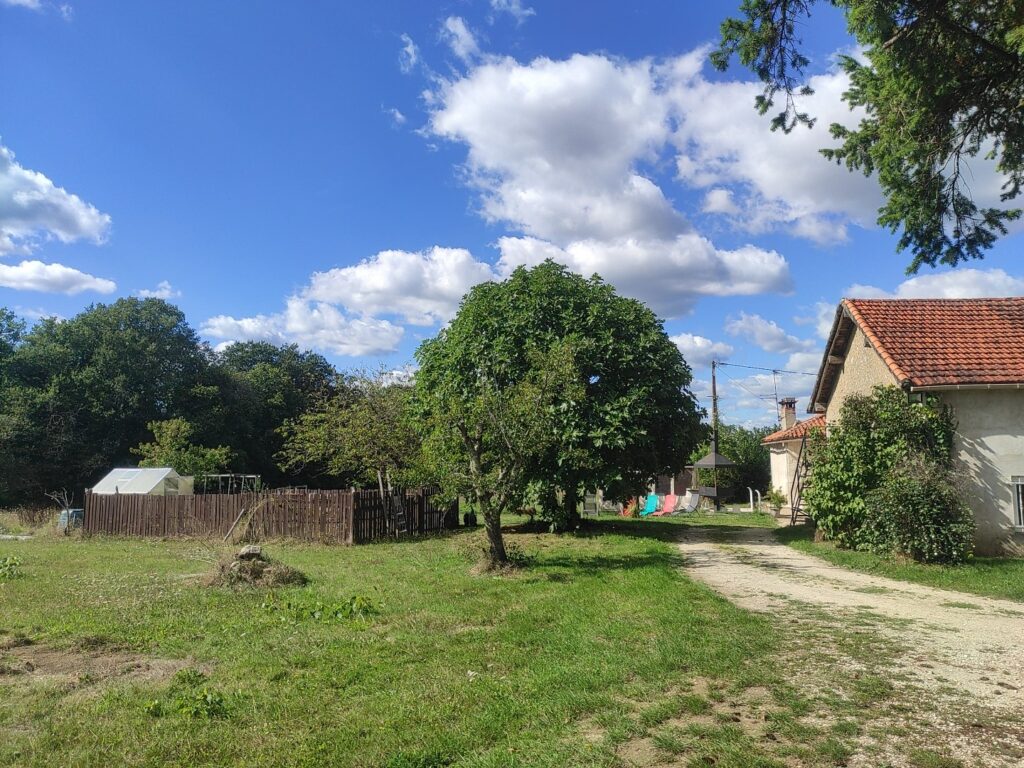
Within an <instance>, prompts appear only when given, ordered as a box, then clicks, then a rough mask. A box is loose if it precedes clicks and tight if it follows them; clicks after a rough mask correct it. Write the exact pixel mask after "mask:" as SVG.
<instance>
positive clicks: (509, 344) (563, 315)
mask: <svg viewBox="0 0 1024 768" xmlns="http://www.w3.org/2000/svg"><path fill="white" fill-rule="evenodd" d="M417 356H418V359H419V361H420V364H421V368H420V371H419V372H418V373H417V377H416V380H417V390H418V392H419V393H420V394H421V396H422V397H423V399H424V401H425V402H428V403H434V405H433V406H431V408H429V409H428V410H430V412H431V414H433V415H435V416H437V417H439V418H440V417H441V416H443V414H444V412H445V410H444V408H442V407H441V406H440V405H438V403H439V402H440V401H439V400H438V398H440V397H441V396H442V395H443V402H445V403H447V404H448V406H446V407H447V408H448V410H449V411H450V412H453V413H455V412H463V411H464V412H465V413H467V414H469V415H468V416H467V417H466V418H467V419H469V421H467V422H466V424H465V425H464V426H465V427H466V429H467V434H466V435H465V436H463V437H462V440H463V442H464V443H465V444H466V446H468V447H467V448H466V450H467V451H468V452H469V453H470V454H472V450H470V448H471V447H472V445H473V444H474V440H476V442H477V443H479V442H480V440H479V439H477V433H474V432H473V431H472V430H470V429H469V426H470V425H473V424H475V425H476V426H478V427H480V428H482V429H483V430H484V431H483V433H480V434H483V435H484V436H485V437H486V434H487V429H493V430H494V432H495V435H496V439H497V437H502V435H503V432H502V428H500V427H499V426H498V425H490V426H488V425H487V424H486V423H484V422H481V421H480V419H482V418H483V416H478V415H475V414H477V413H478V411H479V409H482V408H485V404H486V403H488V402H490V401H491V400H494V401H495V402H498V403H500V404H501V409H502V412H503V413H508V414H512V415H515V414H517V413H518V411H517V405H518V404H520V403H521V402H523V401H524V400H526V401H528V400H529V398H530V397H536V398H538V399H541V400H543V399H544V398H545V397H554V398H555V399H556V402H555V405H554V407H553V408H552V409H551V411H550V413H543V414H539V415H538V418H540V417H541V416H542V417H543V423H542V424H530V425H526V426H523V425H522V424H521V423H520V422H519V421H516V420H514V421H515V423H516V424H517V425H518V426H517V429H520V432H521V433H522V434H534V433H543V434H544V435H545V437H544V439H543V440H540V439H539V438H538V440H537V442H536V443H535V444H532V445H530V446H528V450H527V449H526V448H517V450H519V451H520V453H519V455H517V456H515V457H514V458H515V461H516V463H515V470H514V471H515V474H516V477H517V478H518V479H519V480H521V481H522V483H526V484H529V483H534V484H536V483H541V484H548V485H550V486H554V487H557V488H559V489H561V490H562V491H563V492H564V498H565V505H564V507H565V514H563V515H561V516H560V518H559V519H558V520H556V522H558V523H559V524H561V525H571V523H572V517H573V516H574V515H575V513H576V503H575V499H576V498H577V497H578V493H579V491H581V490H583V489H593V488H605V489H615V490H617V491H621V492H625V491H628V490H634V491H635V490H637V489H639V488H642V487H643V486H644V485H646V484H647V483H648V482H649V481H650V480H651V479H652V478H653V477H654V476H655V475H657V474H659V473H663V472H670V471H674V470H676V469H678V468H679V467H681V466H682V465H683V464H684V463H685V459H686V457H687V456H688V455H689V452H690V450H691V449H692V447H693V445H694V443H695V441H696V438H697V436H698V435H699V431H700V422H699V412H698V408H697V405H696V401H695V400H694V398H693V396H692V395H691V394H690V392H689V391H688V389H687V387H688V385H689V383H690V378H691V374H690V370H689V368H688V366H687V365H686V363H685V361H684V360H683V358H682V356H681V355H680V353H679V350H678V348H677V347H676V346H675V345H674V344H673V343H672V342H671V341H670V340H669V338H668V336H667V335H666V334H665V332H664V329H663V328H662V325H661V322H660V321H659V320H658V319H657V317H655V315H654V314H653V313H652V312H651V311H650V310H649V309H647V308H646V307H644V306H643V305H642V304H640V303H639V302H637V301H634V300H632V299H626V298H624V297H621V296H618V295H617V294H616V293H615V291H614V290H613V289H612V288H611V287H610V286H608V285H607V284H606V283H604V282H603V281H602V280H601V279H600V278H598V277H596V276H595V277H592V278H589V279H588V278H583V277H581V276H579V275H576V274H573V273H571V272H569V271H568V270H566V269H565V268H564V267H562V266H560V265H558V264H556V263H554V262H552V261H546V262H544V263H543V264H541V265H539V266H537V267H534V268H533V269H525V268H520V269H517V270H516V271H515V272H514V273H513V274H512V275H511V277H509V279H508V280H506V281H504V282H502V283H484V284H482V285H479V286H477V287H476V288H474V289H473V290H472V291H471V292H470V293H469V294H468V295H467V296H466V298H465V299H464V301H463V304H462V307H461V308H460V310H459V314H458V315H457V316H456V318H455V320H454V321H453V322H452V324H451V326H450V327H449V328H447V329H446V330H444V331H442V333H441V334H440V335H439V336H438V337H437V338H436V339H434V340H431V341H428V342H426V343H425V344H424V345H423V346H421V347H420V350H419V351H418V353H417ZM562 358H564V359H565V360H566V362H565V363H564V364H563V370H562V373H568V374H571V380H569V381H557V382H556V380H555V379H554V378H553V377H552V376H550V375H549V374H550V373H551V371H550V366H552V365H553V363H552V360H553V359H554V360H558V359H562ZM552 382H556V383H557V386H555V384H554V383H552ZM570 384H571V386H570ZM517 387H524V388H525V390H527V391H529V392H530V393H531V394H529V395H525V394H522V393H519V392H518V391H517ZM439 393H440V394H439ZM460 398H464V400H460ZM456 405H457V406H458V408H456V407H455V406H456ZM460 409H461V410H460ZM470 417H472V418H470ZM517 419H518V417H517ZM456 431H458V430H456ZM516 434H520V433H516ZM485 442H486V441H485ZM499 449H500V445H497V446H492V447H490V448H486V446H485V448H484V449H481V450H482V451H483V453H484V454H486V453H487V451H488V450H490V451H492V453H493V455H494V456H495V457H497V458H496V459H495V461H497V459H502V460H504V459H503V457H505V454H507V453H508V452H509V451H508V449H507V448H506V449H505V451H504V453H503V452H502V451H501V450H499ZM506 458H507V457H506ZM494 466H495V467H496V468H495V469H494V471H493V473H492V474H493V476H494V477H497V476H498V475H499V474H501V472H503V471H504V472H505V474H504V475H502V477H503V478H504V477H507V476H508V474H509V472H511V471H512V470H510V469H501V467H503V466H504V465H502V464H501V463H500V462H498V463H496V464H495V465H494ZM517 482H518V481H517ZM510 487H511V486H510ZM523 490H524V489H523V488H519V487H518V486H517V487H516V492H518V493H520V494H521V492H522V491H523ZM509 493H511V491H509ZM506 495H507V494H506ZM519 500H520V499H519V498H507V499H505V502H504V503H518V501H519ZM485 518H486V514H485Z"/></svg>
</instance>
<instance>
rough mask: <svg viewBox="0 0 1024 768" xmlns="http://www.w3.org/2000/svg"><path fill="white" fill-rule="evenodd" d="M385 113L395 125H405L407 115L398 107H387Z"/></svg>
mask: <svg viewBox="0 0 1024 768" xmlns="http://www.w3.org/2000/svg"><path fill="white" fill-rule="evenodd" d="M384 114H386V115H387V116H388V117H390V118H391V122H392V123H393V124H394V125H395V126H400V125H405V121H406V117H405V115H403V114H402V113H401V111H399V110H398V109H397V108H396V107H386V108H385V109H384Z"/></svg>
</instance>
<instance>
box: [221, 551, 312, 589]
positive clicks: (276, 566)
mask: <svg viewBox="0 0 1024 768" xmlns="http://www.w3.org/2000/svg"><path fill="white" fill-rule="evenodd" d="M307 581H309V579H307V578H306V575H305V574H304V573H303V572H302V571H300V570H297V569H295V568H292V567H291V566H290V565H285V564H284V563H279V562H275V561H274V560H271V559H270V558H269V557H267V556H266V555H264V554H263V548H262V547H259V546H256V545H253V544H250V545H248V546H245V547H242V549H241V550H240V551H239V552H238V554H237V555H235V556H234V557H231V558H225V559H223V560H221V561H220V562H219V563H217V568H216V570H215V571H214V572H213V574H212V575H211V576H210V578H209V579H208V581H207V583H208V584H209V585H210V586H211V587H284V586H302V585H303V584H305V583H306V582H307Z"/></svg>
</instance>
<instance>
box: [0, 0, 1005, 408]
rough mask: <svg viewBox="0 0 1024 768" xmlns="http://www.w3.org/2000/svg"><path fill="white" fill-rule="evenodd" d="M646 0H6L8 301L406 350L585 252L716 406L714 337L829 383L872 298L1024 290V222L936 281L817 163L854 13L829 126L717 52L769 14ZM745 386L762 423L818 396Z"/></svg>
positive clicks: (401, 361)
mask: <svg viewBox="0 0 1024 768" xmlns="http://www.w3.org/2000/svg"><path fill="white" fill-rule="evenodd" d="M639 5H640V7H629V6H627V4H623V3H609V2H588V3H586V4H583V3H565V2H562V3H544V2H539V1H538V2H532V3H531V2H528V0H519V1H518V2H516V0H475V1H474V2H469V1H463V2H448V3H438V4H429V3H423V2H394V3H354V2H350V3H340V2H337V3H335V2H310V3H278V2H273V3H272V2H259V1H255V2H241V1H240V0H239V2H174V3H171V2H145V3H130V2H106V3H76V2H73V0H71V2H69V3H62V2H53V1H52V0H0V105H2V107H0V305H4V306H8V307H11V308H13V309H15V311H17V312H19V313H21V314H22V315H23V316H25V317H27V318H29V319H31V318H34V317H38V316H40V315H45V314H57V315H60V316H69V315H72V314H74V313H75V312H77V311H79V310H81V309H82V308H83V307H85V306H87V305H88V304H90V303H92V302H97V301H111V300H114V299H116V298H117V297H119V296H129V295H160V296H164V297H166V298H168V299H169V300H170V301H173V302H174V303H176V304H178V305H179V306H180V307H181V308H182V309H183V310H184V311H185V312H186V314H187V316H188V318H189V320H190V322H191V323H192V324H193V326H195V327H196V328H197V329H199V330H200V332H201V334H202V335H203V337H204V338H206V339H208V340H209V341H210V342H211V343H212V344H224V343H227V342H230V341H232V340H238V339H243V338H265V339H269V340H272V341H276V342H284V341H294V342H296V343H298V344H300V345H302V346H304V347H310V348H314V349H316V350H318V351H320V352H322V353H324V354H325V355H326V356H327V357H328V358H329V359H331V360H332V361H333V362H334V363H336V364H337V365H338V366H339V367H351V366H365V365H373V364H376V363H377V362H378V361H382V362H384V364H386V365H388V366H394V367H400V366H403V365H405V364H407V363H409V362H410V361H411V359H412V354H413V351H414V350H415V347H416V345H417V344H418V343H419V341H420V340H421V339H423V338H426V337H429V336H431V335H433V333H435V332H436V331H437V329H438V328H439V327H440V324H441V323H443V322H445V321H446V320H447V319H448V318H449V317H450V316H451V313H452V312H453V311H454V310H455V308H456V307H457V303H458V297H459V296H461V295H462V293H463V292H464V291H465V290H466V289H467V288H468V287H470V286H471V285H473V284H474V283H475V282H478V281H480V280H484V279H494V278H500V277H501V276H503V275H504V274H507V272H508V270H510V269H512V268H514V267H515V266H516V265H518V264H530V263H535V262H536V261H537V260H539V259H542V258H544V257H545V256H553V257H555V258H558V259H559V260H560V261H562V262H563V263H566V264H568V265H570V266H571V267H572V268H574V269H577V270H579V271H581V272H584V273H587V274H589V273H592V272H594V271H597V272H599V273H601V274H602V275H603V276H604V277H606V279H608V280H609V281H611V282H613V283H614V284H615V285H616V286H617V287H618V288H619V289H620V290H621V291H622V292H623V293H626V294H628V295H631V296H636V297H637V298H640V299H642V300H644V301H646V302H648V303H649V304H650V305H651V306H652V307H653V308H654V309H655V310H656V311H657V312H658V313H659V314H660V315H661V316H662V317H664V318H665V319H666V329H667V330H668V332H669V333H670V335H672V336H673V338H674V339H676V340H677V343H678V344H679V345H680V348H681V349H682V350H683V352H684V354H685V356H686V357H687V359H688V360H689V361H690V362H691V364H692V365H693V367H694V370H695V374H696V378H697V381H696V383H695V391H697V392H698V393H699V394H701V395H702V396H703V395H704V394H705V393H706V388H707V382H706V380H707V376H708V368H707V364H708V362H709V361H710V359H711V357H713V356H717V357H719V358H720V359H724V360H726V361H727V362H732V363H735V364H742V365H751V366H763V367H766V368H775V369H786V370H789V369H793V370H798V371H814V370H816V368H817V364H818V361H819V360H820V354H821V347H822V344H823V340H822V334H823V333H825V332H827V324H828V320H829V319H830V317H831V314H832V312H833V311H834V308H835V304H836V302H837V301H838V300H839V299H840V298H841V297H842V296H844V295H851V294H857V295H863V296H871V295H897V296H976V295H1016V294H1021V293H1024V273H1022V269H1021V267H1020V260H1019V258H1017V256H1016V254H1017V253H1018V251H1019V248H1020V245H1019V242H1020V241H1019V236H1012V237H1010V238H1007V239H1006V240H1005V241H1003V242H1002V243H1001V244H1000V245H999V246H998V247H997V248H996V249H995V250H994V251H993V252H992V254H991V255H990V256H989V257H988V258H986V259H985V260H984V261H982V262H978V263H976V264H972V265H969V269H963V268H961V269H960V270H958V271H955V272H951V271H949V270H938V271H932V270H929V271H927V272H922V273H921V274H920V275H919V276H917V277H916V278H915V279H908V277H907V276H906V275H905V274H904V273H903V269H904V267H905V265H906V264H907V263H908V262H909V257H908V256H906V255H901V254H897V253H896V252H895V242H896V237H895V236H893V235H890V234H889V233H887V232H883V231H881V230H879V229H878V228H877V227H876V226H875V225H874V211H875V210H876V209H877V206H878V204H879V201H880V196H879V193H878V189H877V187H876V185H875V184H874V182H873V180H871V179H865V178H863V177H860V176H855V175H851V174H849V173H847V172H846V171H844V170H842V169H838V168H835V167H833V166H831V165H830V164H829V163H827V162H826V161H825V160H824V159H822V158H820V157H819V156H818V155H817V153H816V150H817V149H818V148H819V147H821V146H825V145H827V144H828V143H829V139H828V137H827V134H826V132H825V130H824V128H825V126H827V124H828V123H829V122H832V121H834V120H841V121H851V120H855V119H856V116H851V115H850V113H849V112H848V110H847V109H846V107H845V106H844V105H843V104H842V103H841V102H840V101H839V95H840V94H841V93H842V90H843V86H844V82H845V81H844V79H843V75H842V74H841V73H839V72H837V71H836V70H835V69H834V67H833V61H834V55H835V53H836V52H837V51H850V50H852V48H851V45H852V41H851V40H850V39H849V38H848V37H847V35H846V34H845V31H844V27H843V24H842V19H841V17H840V16H839V14H838V13H835V12H833V11H831V10H830V9H826V8H824V7H822V9H821V10H820V12H819V13H818V14H816V15H815V17H814V18H813V19H812V20H811V22H810V23H809V24H808V25H807V27H806V30H805V42H806V45H807V50H808V53H809V55H810V58H811V60H812V66H811V71H810V73H809V75H810V77H811V78H812V84H813V85H814V86H815V88H816V95H815V96H814V97H811V98H810V99H808V103H807V105H806V106H807V107H808V109H809V110H810V111H811V112H812V113H813V114H815V115H817V116H818V118H819V124H818V125H819V127H817V128H816V129H815V130H813V131H807V130H798V131H796V132H794V134H792V135H790V136H781V135H777V134H772V133H771V132H770V131H769V130H768V127H767V124H766V121H765V120H764V119H763V118H760V117H758V116H757V115H756V113H755V112H754V110H753V106H752V100H753V97H754V95H755V94H756V93H757V92H758V88H757V85H756V84H754V83H753V82H751V77H750V75H749V73H747V72H745V71H743V70H742V69H740V68H739V67H734V68H733V69H731V70H730V71H728V72H726V73H717V72H713V71H712V70H711V69H710V67H709V66H708V65H707V64H706V51H707V49H706V46H708V45H709V44H711V43H712V42H713V41H714V39H715V37H716V34H717V29H718V25H719V23H720V21H721V19H722V17H723V16H725V15H726V14H727V13H728V12H729V11H730V10H733V9H734V6H736V5H738V2H736V3H733V2H719V3H703V4H697V3H680V2H678V1H677V0H675V1H672V2H646V3H643V4H639ZM974 171H975V179H976V191H977V195H978V196H979V197H980V198H983V199H991V198H992V197H993V196H994V194H995V191H996V190H997V188H998V183H999V179H998V176H997V175H996V174H995V172H994V171H993V170H992V169H991V168H990V167H987V166H985V165H984V164H983V163H978V164H977V165H976V168H975V169H974ZM723 373H724V375H723V379H722V386H721V390H722V394H723V399H722V408H723V414H724V416H725V418H726V419H728V420H731V421H735V422H742V423H748V424H761V423H770V422H772V421H774V418H775V410H774V401H773V400H772V398H771V395H772V394H773V393H774V390H775V387H776V385H777V387H778V391H779V395H780V396H784V395H798V396H805V395H806V394H807V392H808V391H809V389H810V385H811V383H812V377H808V376H794V375H786V374H783V375H780V376H778V377H776V378H777V379H778V381H777V382H773V377H772V374H770V373H769V374H764V373H758V372H757V371H752V370H747V369H742V368H727V369H725V371H724V372H723ZM764 398H767V399H764ZM803 405H804V403H801V407H802V406H803Z"/></svg>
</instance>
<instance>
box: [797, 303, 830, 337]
mask: <svg viewBox="0 0 1024 768" xmlns="http://www.w3.org/2000/svg"><path fill="white" fill-rule="evenodd" d="M813 310H814V311H813V314H811V315H799V316H797V317H794V318H793V322H795V323H796V324H797V325H813V326H814V332H815V333H816V334H817V335H818V338H819V339H827V338H828V335H829V333H831V332H832V321H833V320H835V316H836V305H835V304H831V303H829V302H827V301H817V302H815V303H814V307H813Z"/></svg>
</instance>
